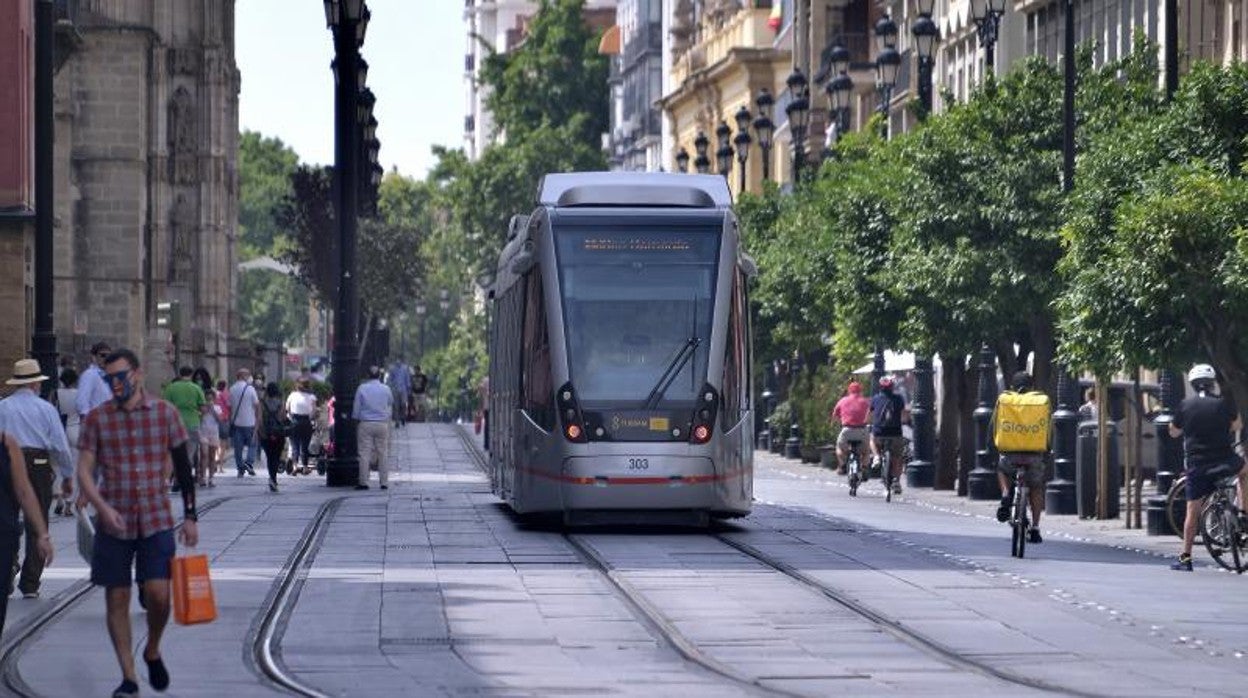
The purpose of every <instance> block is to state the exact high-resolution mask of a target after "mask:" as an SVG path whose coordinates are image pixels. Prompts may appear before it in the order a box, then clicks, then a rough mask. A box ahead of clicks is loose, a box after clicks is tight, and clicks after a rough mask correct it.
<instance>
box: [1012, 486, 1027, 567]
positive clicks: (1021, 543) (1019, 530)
mask: <svg viewBox="0 0 1248 698" xmlns="http://www.w3.org/2000/svg"><path fill="white" fill-rule="evenodd" d="M1010 524H1011V525H1012V526H1013V527H1014V538H1013V540H1014V548H1013V553H1014V557H1017V558H1022V557H1023V554H1024V553H1025V552H1026V551H1027V486H1026V485H1025V484H1021V483H1020V484H1019V485H1018V486H1017V487H1015V488H1014V519H1013V521H1011V522H1010Z"/></svg>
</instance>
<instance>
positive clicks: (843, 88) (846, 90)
mask: <svg viewBox="0 0 1248 698" xmlns="http://www.w3.org/2000/svg"><path fill="white" fill-rule="evenodd" d="M824 91H825V92H827V93H828V101H829V103H830V105H831V107H832V108H833V109H848V108H849V96H850V94H852V93H853V91H854V80H853V78H851V77H849V75H847V74H845V73H841V74H839V75H837V76H836V77H834V78H832V79H831V80H829V81H828V84H827V85H826V86H825V87H824Z"/></svg>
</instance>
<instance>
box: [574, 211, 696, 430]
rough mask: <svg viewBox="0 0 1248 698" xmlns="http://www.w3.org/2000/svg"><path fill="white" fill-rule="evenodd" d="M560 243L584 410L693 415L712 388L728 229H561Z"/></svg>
mask: <svg viewBox="0 0 1248 698" xmlns="http://www.w3.org/2000/svg"><path fill="white" fill-rule="evenodd" d="M555 239H556V249H557V252H558V263H559V281H560V288H561V293H562V297H563V313H564V330H565V334H566V337H567V348H568V362H569V369H570V371H571V379H572V383H573V385H575V386H576V391H577V396H578V398H579V399H580V401H581V403H582V404H583V405H584V406H586V407H588V408H591V409H594V408H599V409H600V408H603V407H609V406H610V407H629V408H635V409H655V408H661V407H667V408H672V407H678V406H679V407H684V406H687V405H688V406H691V405H692V403H693V402H694V401H695V400H696V395H697V391H698V389H699V388H701V387H702V384H703V383H704V382H705V381H706V366H707V355H708V351H707V350H708V347H709V346H710V336H711V318H712V314H713V312H714V309H715V308H714V291H715V278H716V268H717V265H718V258H719V240H720V229H719V228H718V227H710V226H706V225H702V226H699V227H687V226H681V227H666V228H665V227H664V226H662V225H656V226H628V227H625V226H616V227H605V226H601V225H594V226H592V227H589V226H575V225H574V226H567V227H564V228H561V227H560V226H558V225H556V227H555ZM673 372H674V375H672V373H673Z"/></svg>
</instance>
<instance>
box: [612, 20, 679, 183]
mask: <svg viewBox="0 0 1248 698" xmlns="http://www.w3.org/2000/svg"><path fill="white" fill-rule="evenodd" d="M601 50H602V51H603V53H607V54H611V73H610V80H611V131H610V132H609V133H607V134H606V136H605V138H604V147H605V148H606V151H607V156H608V159H609V161H610V163H611V169H614V170H632V171H648V172H657V171H660V170H662V169H664V166H665V165H666V163H665V162H664V159H663V114H662V112H661V111H660V109H659V107H658V102H659V100H660V99H661V98H662V97H663V2H662V0H620V3H619V5H618V6H617V7H616V25H615V26H614V27H612V28H611V29H610V30H608V32H607V33H606V34H605V35H604V37H603V42H602V47H601Z"/></svg>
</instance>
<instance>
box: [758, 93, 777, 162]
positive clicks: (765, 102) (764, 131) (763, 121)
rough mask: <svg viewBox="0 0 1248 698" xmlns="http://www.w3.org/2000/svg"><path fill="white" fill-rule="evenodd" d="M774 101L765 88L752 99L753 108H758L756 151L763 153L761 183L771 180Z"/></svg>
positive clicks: (774, 127) (774, 126)
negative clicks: (772, 111) (772, 112)
mask: <svg viewBox="0 0 1248 698" xmlns="http://www.w3.org/2000/svg"><path fill="white" fill-rule="evenodd" d="M775 105H776V100H775V98H774V97H772V96H771V91H770V90H768V89H767V88H766V87H764V88H763V89H761V90H759V91H758V96H757V97H755V98H754V106H756V107H758V116H756V117H754V138H755V139H756V140H757V141H758V149H759V150H761V151H762V153H763V181H764V182H766V181H767V180H768V179H770V178H771V137H772V135H773V134H774V133H775V131H776V124H775V122H774V121H772V120H771V110H772V107H774V106H775Z"/></svg>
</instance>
